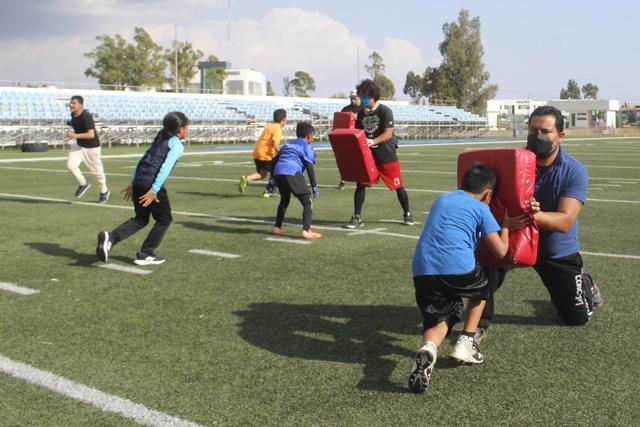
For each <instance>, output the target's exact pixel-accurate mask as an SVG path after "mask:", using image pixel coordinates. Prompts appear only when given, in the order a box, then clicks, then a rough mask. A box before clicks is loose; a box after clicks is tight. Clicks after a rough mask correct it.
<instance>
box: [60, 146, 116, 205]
mask: <svg viewBox="0 0 640 427" xmlns="http://www.w3.org/2000/svg"><path fill="white" fill-rule="evenodd" d="M101 154H102V150H101V148H100V147H96V148H84V147H81V146H79V145H78V144H77V143H73V144H71V151H70V152H69V157H68V158H67V169H68V170H69V172H71V175H73V177H74V178H75V179H76V180H77V181H78V185H85V184H86V183H87V180H86V179H85V178H84V175H82V172H81V171H80V164H81V163H82V162H84V164H85V165H87V169H89V171H90V172H91V173H92V174H93V176H94V177H95V179H96V182H97V183H98V186H99V188H100V192H101V193H106V192H107V191H108V189H107V177H106V176H105V175H104V169H103V167H102V160H101V159H100V156H101Z"/></svg>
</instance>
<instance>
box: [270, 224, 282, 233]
mask: <svg viewBox="0 0 640 427" xmlns="http://www.w3.org/2000/svg"><path fill="white" fill-rule="evenodd" d="M271 234H273V235H274V236H282V235H283V234H284V233H283V232H282V228H280V227H276V226H275V225H274V226H273V227H271Z"/></svg>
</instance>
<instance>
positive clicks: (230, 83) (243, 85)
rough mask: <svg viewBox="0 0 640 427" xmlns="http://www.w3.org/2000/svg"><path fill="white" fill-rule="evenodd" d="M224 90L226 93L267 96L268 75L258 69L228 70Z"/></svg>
mask: <svg viewBox="0 0 640 427" xmlns="http://www.w3.org/2000/svg"><path fill="white" fill-rule="evenodd" d="M222 90H223V92H222V93H223V94H224V95H256V96H267V77H266V76H265V75H264V74H263V73H261V72H260V71H256V70H250V69H244V70H239V69H231V70H227V77H226V78H225V79H224V81H223V83H222Z"/></svg>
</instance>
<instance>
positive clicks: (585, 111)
mask: <svg viewBox="0 0 640 427" xmlns="http://www.w3.org/2000/svg"><path fill="white" fill-rule="evenodd" d="M541 105H551V106H553V107H555V108H557V109H558V110H560V111H562V115H563V116H564V117H565V128H592V127H600V128H614V127H616V116H617V112H618V110H620V101H617V100H615V99H553V100H549V101H534V100H532V99H492V100H490V101H487V125H488V126H489V128H490V129H498V128H500V127H502V126H503V125H509V126H508V127H521V126H522V125H523V124H524V122H525V121H526V120H527V118H528V116H529V115H530V114H531V113H532V112H533V110H535V109H536V108H538V107H539V106H541ZM501 121H502V123H501ZM508 127H507V128H508Z"/></svg>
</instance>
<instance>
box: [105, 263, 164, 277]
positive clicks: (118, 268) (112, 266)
mask: <svg viewBox="0 0 640 427" xmlns="http://www.w3.org/2000/svg"><path fill="white" fill-rule="evenodd" d="M98 267H100V268H106V269H108V270H116V271H123V272H125V273H133V274H142V275H144V274H151V273H153V272H152V271H151V270H143V269H142V268H136V267H128V266H126V265H119V264H111V263H109V264H99V265H98Z"/></svg>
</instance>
